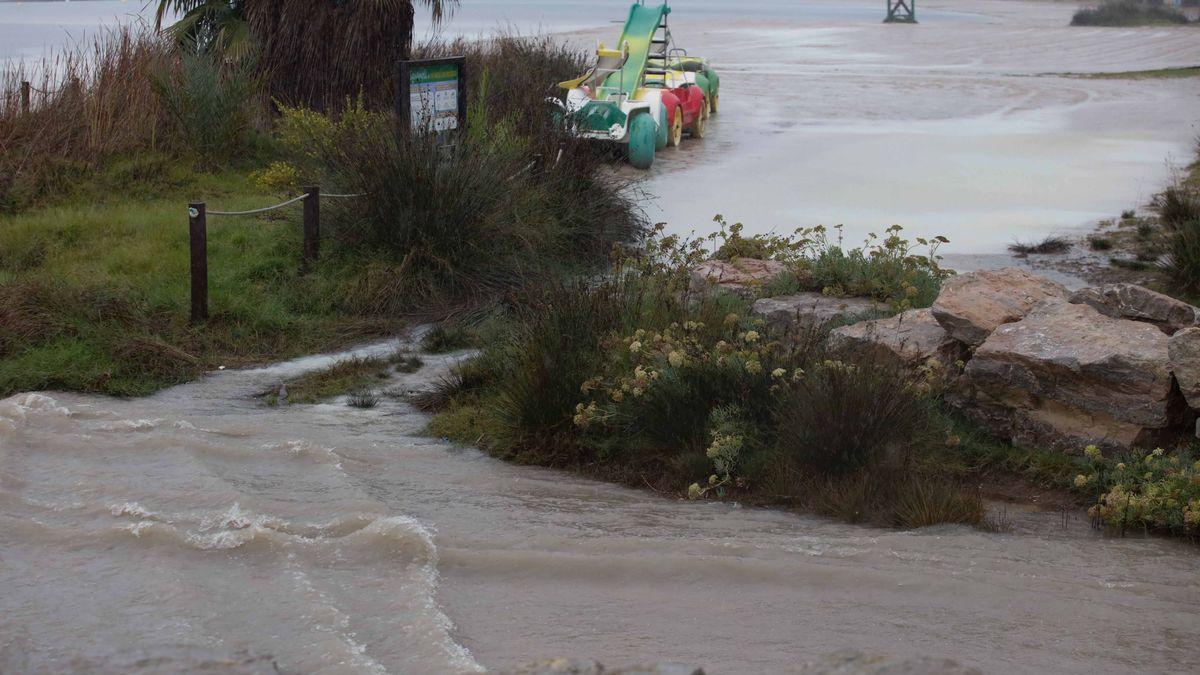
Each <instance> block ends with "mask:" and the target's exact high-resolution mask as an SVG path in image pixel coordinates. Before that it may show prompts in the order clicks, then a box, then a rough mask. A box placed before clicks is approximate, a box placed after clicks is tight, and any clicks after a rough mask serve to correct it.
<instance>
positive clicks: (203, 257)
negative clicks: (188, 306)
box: [188, 202, 208, 323]
mask: <svg viewBox="0 0 1200 675" xmlns="http://www.w3.org/2000/svg"><path fill="white" fill-rule="evenodd" d="M188 232H189V235H190V238H191V259H192V322H193V323H198V322H200V321H206V320H207V319H208V216H207V214H206V212H205V208H204V202H193V203H191V204H188Z"/></svg>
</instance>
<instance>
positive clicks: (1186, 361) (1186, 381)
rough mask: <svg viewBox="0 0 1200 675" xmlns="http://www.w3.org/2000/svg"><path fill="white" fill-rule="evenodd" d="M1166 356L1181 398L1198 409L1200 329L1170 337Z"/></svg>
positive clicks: (1192, 329)
mask: <svg viewBox="0 0 1200 675" xmlns="http://www.w3.org/2000/svg"><path fill="white" fill-rule="evenodd" d="M1167 354H1168V358H1169V360H1170V368H1171V373H1172V374H1173V375H1175V381H1176V382H1178V383H1179V390H1180V391H1181V392H1182V393H1183V398H1184V399H1185V400H1186V401H1187V403H1188V405H1189V406H1191V407H1192V408H1200V328H1184V329H1183V330H1181V331H1179V332H1177V333H1175V334H1174V335H1172V336H1171V339H1170V340H1169V341H1168V343H1167ZM1198 433H1200V430H1198Z"/></svg>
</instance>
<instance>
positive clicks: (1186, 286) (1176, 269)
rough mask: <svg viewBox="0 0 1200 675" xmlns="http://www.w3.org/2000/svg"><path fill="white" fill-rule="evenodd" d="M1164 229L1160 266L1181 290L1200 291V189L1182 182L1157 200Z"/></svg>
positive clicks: (1196, 292)
mask: <svg viewBox="0 0 1200 675" xmlns="http://www.w3.org/2000/svg"><path fill="white" fill-rule="evenodd" d="M1154 206H1155V209H1156V210H1157V211H1158V214H1159V221H1160V222H1161V223H1162V226H1163V230H1164V233H1165V242H1166V255H1164V256H1163V259H1162V262H1161V267H1162V270H1163V271H1164V272H1165V273H1166V275H1167V277H1168V279H1170V282H1171V285H1172V286H1173V287H1174V288H1175V289H1176V290H1177V291H1179V292H1181V293H1185V294H1188V295H1190V296H1195V295H1196V294H1198V293H1200V192H1198V191H1197V190H1196V188H1194V187H1191V186H1189V185H1187V184H1186V183H1184V182H1180V183H1178V184H1176V185H1173V186H1171V187H1169V188H1167V190H1166V191H1164V192H1163V193H1162V194H1160V195H1159V196H1158V197H1157V198H1155V200H1154Z"/></svg>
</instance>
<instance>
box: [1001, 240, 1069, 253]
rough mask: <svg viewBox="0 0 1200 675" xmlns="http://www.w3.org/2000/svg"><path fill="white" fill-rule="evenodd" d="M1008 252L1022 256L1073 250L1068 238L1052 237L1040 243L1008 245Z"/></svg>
mask: <svg viewBox="0 0 1200 675" xmlns="http://www.w3.org/2000/svg"><path fill="white" fill-rule="evenodd" d="M1008 250H1009V251H1011V252H1013V253H1015V254H1017V255H1020V256H1026V255H1046V254H1052V253H1066V252H1067V251H1070V250H1071V242H1070V240H1069V239H1067V238H1066V237H1057V236H1051V237H1046V238H1045V239H1043V240H1041V241H1038V242H1015V243H1012V244H1009V245H1008Z"/></svg>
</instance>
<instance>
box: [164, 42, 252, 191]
mask: <svg viewBox="0 0 1200 675" xmlns="http://www.w3.org/2000/svg"><path fill="white" fill-rule="evenodd" d="M154 83H155V87H156V88H157V90H158V94H159V96H161V97H162V100H163V105H164V107H165V108H166V110H167V113H168V115H169V117H170V119H171V121H172V122H173V124H174V128H175V133H176V137H177V143H179V144H180V147H179V150H180V152H181V154H182V155H183V156H184V157H186V158H192V159H194V160H195V163H196V164H197V165H199V166H203V167H206V168H214V167H218V166H222V165H224V164H227V163H228V162H230V161H231V160H232V159H233V158H234V157H235V156H237V155H238V154H239V153H240V151H242V150H244V149H245V148H246V147H247V143H248V138H249V136H248V135H249V132H250V128H251V111H252V109H253V104H254V101H255V99H256V97H257V96H258V86H259V83H258V81H257V80H256V78H255V77H254V71H253V64H252V63H251V62H249V61H242V62H236V63H233V64H230V63H227V62H225V61H223V60H222V59H221V58H220V57H219V56H217V55H215V54H210V53H203V52H199V51H196V50H184V51H183V52H181V53H180V55H179V58H178V59H177V60H175V61H174V62H173V63H172V66H171V67H170V69H169V70H168V69H164V70H163V71H162V72H159V73H157V74H156V76H155V78H154Z"/></svg>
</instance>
